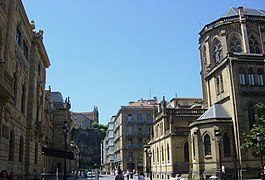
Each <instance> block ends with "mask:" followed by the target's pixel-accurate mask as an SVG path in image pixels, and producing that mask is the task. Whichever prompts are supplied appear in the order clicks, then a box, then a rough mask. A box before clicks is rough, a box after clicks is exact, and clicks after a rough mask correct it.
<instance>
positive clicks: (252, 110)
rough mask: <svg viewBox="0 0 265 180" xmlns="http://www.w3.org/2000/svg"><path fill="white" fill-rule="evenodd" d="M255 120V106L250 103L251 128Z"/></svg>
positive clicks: (249, 121)
mask: <svg viewBox="0 0 265 180" xmlns="http://www.w3.org/2000/svg"><path fill="white" fill-rule="evenodd" d="M254 121H255V106H254V105H253V104H252V103H250V104H249V106H248V123H249V129H251V128H252V127H253V124H254Z"/></svg>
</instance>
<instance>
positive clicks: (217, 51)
mask: <svg viewBox="0 0 265 180" xmlns="http://www.w3.org/2000/svg"><path fill="white" fill-rule="evenodd" d="M213 58H214V62H215V63H218V62H220V61H221V60H222V59H223V47H222V44H221V42H220V41H219V40H215V41H214V43H213Z"/></svg>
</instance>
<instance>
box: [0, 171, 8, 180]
mask: <svg viewBox="0 0 265 180" xmlns="http://www.w3.org/2000/svg"><path fill="white" fill-rule="evenodd" d="M0 180H8V173H7V171H6V170H2V171H1V173H0Z"/></svg>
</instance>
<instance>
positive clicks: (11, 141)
mask: <svg viewBox="0 0 265 180" xmlns="http://www.w3.org/2000/svg"><path fill="white" fill-rule="evenodd" d="M14 149H15V137H14V132H13V131H11V132H10V135H9V150H8V160H9V161H13V160H14Z"/></svg>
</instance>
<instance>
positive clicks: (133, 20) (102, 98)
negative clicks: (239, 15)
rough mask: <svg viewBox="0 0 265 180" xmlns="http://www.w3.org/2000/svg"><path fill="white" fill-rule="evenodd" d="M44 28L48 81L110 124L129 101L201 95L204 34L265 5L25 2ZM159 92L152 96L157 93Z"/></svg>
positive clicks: (212, 0) (79, 108) (75, 105)
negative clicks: (227, 16)
mask: <svg viewBox="0 0 265 180" xmlns="http://www.w3.org/2000/svg"><path fill="white" fill-rule="evenodd" d="M22 2H23V4H24V7H25V9H26V12H27V15H28V18H29V20H34V21H35V25H36V30H39V29H43V30H44V44H45V47H46V50H47V52H48V55H49V58H50V61H51V66H50V68H49V69H48V70H47V83H46V89H47V87H48V86H51V87H52V90H53V91H60V92H62V94H63V96H64V97H67V96H70V100H71V103H72V109H71V110H72V111H75V112H84V111H92V109H93V106H94V105H96V106H98V109H99V113H100V123H103V124H106V123H107V121H108V120H109V118H110V117H111V116H112V115H115V114H116V113H117V111H118V110H119V108H120V106H123V105H127V104H128V102H129V101H136V100H138V99H141V98H144V99H148V98H149V97H150V94H151V97H153V96H157V97H158V99H162V96H165V97H166V99H167V100H170V99H171V98H173V97H175V96H176V94H177V96H178V97H201V96H202V95H201V80H200V56H199V50H198V48H199V45H198V38H199V35H198V33H199V32H200V30H201V29H202V28H203V26H204V25H206V24H208V23H210V22H212V21H214V20H216V19H218V18H219V17H221V16H222V15H223V14H224V13H225V12H226V11H227V10H228V9H229V8H230V7H238V6H244V7H247V8H254V9H265V1H264V0H185V1H184V0H78V1H73V0H71V1H70V0H22ZM150 90H151V93H150Z"/></svg>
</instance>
